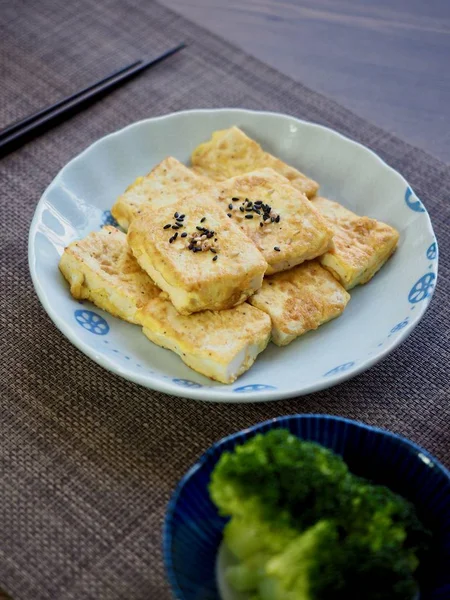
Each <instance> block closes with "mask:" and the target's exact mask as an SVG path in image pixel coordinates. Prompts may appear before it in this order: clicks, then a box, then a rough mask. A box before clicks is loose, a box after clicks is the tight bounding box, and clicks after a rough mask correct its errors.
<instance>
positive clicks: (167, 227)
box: [164, 223, 172, 229]
mask: <svg viewBox="0 0 450 600" xmlns="http://www.w3.org/2000/svg"><path fill="white" fill-rule="evenodd" d="M170 227H172V225H171V224H170V223H167V225H164V229H170Z"/></svg>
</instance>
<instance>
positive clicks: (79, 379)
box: [0, 0, 450, 600]
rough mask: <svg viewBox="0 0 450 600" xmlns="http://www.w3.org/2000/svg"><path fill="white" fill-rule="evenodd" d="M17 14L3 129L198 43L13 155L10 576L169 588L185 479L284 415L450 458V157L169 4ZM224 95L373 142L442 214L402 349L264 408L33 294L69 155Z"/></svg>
mask: <svg viewBox="0 0 450 600" xmlns="http://www.w3.org/2000/svg"><path fill="white" fill-rule="evenodd" d="M1 11H2V25H1V31H0V57H1V71H2V85H1V86H0V126H1V125H5V124H6V123H8V122H10V121H11V120H13V119H14V118H18V117H21V116H24V115H26V114H28V113H30V112H31V111H32V110H35V109H37V108H39V107H41V106H45V105H47V104H49V103H50V102H52V101H55V100H56V99H57V98H59V97H60V96H62V95H65V94H67V93H69V92H72V91H74V90H76V89H78V88H80V87H82V86H84V85H87V84H88V83H90V82H91V81H95V80H96V79H98V78H100V77H101V76H102V75H104V74H106V73H108V72H110V71H112V70H114V69H115V68H117V67H119V66H122V65H123V64H126V63H127V62H131V61H132V60H133V59H135V58H136V57H139V56H149V55H153V54H154V53H157V52H160V51H162V50H164V49H165V48H167V47H169V46H170V45H172V44H174V43H176V42H178V41H180V40H186V41H187V42H188V43H189V47H188V48H187V49H186V50H184V51H183V52H182V53H181V54H179V55H177V56H174V57H172V58H171V59H170V63H169V62H167V63H164V64H161V65H159V66H158V67H156V68H155V69H153V70H151V71H149V72H148V73H146V74H145V75H144V76H142V77H140V78H139V79H136V80H134V81H133V82H131V83H129V84H128V85H127V86H125V87H123V88H121V89H120V90H118V91H116V92H114V93H113V94H111V95H110V96H108V97H107V98H105V99H103V100H102V101H100V102H99V103H97V104H95V105H94V106H93V107H91V108H90V109H89V110H87V111H84V112H83V113H80V114H79V115H77V116H76V117H74V118H72V119H71V120H69V121H67V122H66V123H64V124H63V125H61V126H59V127H58V128H55V129H53V130H52V131H50V132H48V133H47V134H46V135H43V136H41V137H39V138H38V139H36V140H34V141H33V142H32V143H29V144H28V145H26V146H25V147H23V148H22V149H21V150H19V151H17V152H15V153H14V154H11V155H10V156H8V157H7V158H5V159H4V160H2V162H1V163H0V170H1V174H0V180H1V182H2V193H1V196H0V210H1V222H2V230H1V234H0V235H1V247H0V250H1V263H0V269H1V275H0V281H1V289H2V294H1V297H0V323H1V331H2V336H1V342H0V352H1V354H0V389H1V398H0V402H1V409H0V410H1V413H0V415H1V416H0V464H1V468H0V586H3V587H4V588H5V589H6V590H7V591H8V592H9V593H11V595H12V596H13V597H14V598H15V600H19V599H24V600H25V599H27V600H28V599H29V600H41V599H45V600H48V599H52V600H59V599H66V598H67V599H69V598H72V599H77V600H79V599H80V598H83V599H85V600H86V599H95V600H98V599H103V598H105V599H108V600H111V599H115V598H117V599H118V598H120V599H124V598H126V599H127V600H135V599H150V600H164V599H166V598H169V597H170V591H169V589H168V586H167V583H166V579H165V574H164V569H163V564H162V557H161V525H162V521H163V515H164V511H165V506H166V503H167V500H168V498H169V496H170V493H171V491H172V490H173V488H174V486H175V484H176V482H177V480H178V479H179V477H180V476H181V475H182V474H183V473H184V471H185V470H186V469H187V467H188V466H189V465H190V464H191V463H192V462H193V461H194V460H195V459H196V457H197V456H198V455H199V454H200V453H201V452H202V451H203V450H204V449H206V448H207V447H208V446H209V445H210V444H211V443H212V442H213V441H214V440H217V439H218V438H220V437H221V436H223V435H224V434H228V433H230V432H233V431H236V430H238V429H241V428H242V427H245V426H248V425H251V424H253V423H255V422H257V421H261V420H264V419H267V418H270V417H274V416H277V415H281V414H288V413H294V412H314V413H316V412H319V413H332V414H338V415H343V416H346V417H350V418H354V419H360V420H362V421H365V422H366V423H369V424H373V425H378V426H382V427H387V428H389V429H391V430H393V431H395V432H399V433H401V434H404V435H406V436H408V437H409V438H411V439H412V440H414V441H415V442H417V443H419V444H422V445H423V446H425V447H426V448H427V449H429V450H430V451H431V452H432V453H434V454H435V455H436V456H437V457H438V458H440V459H441V460H442V461H443V462H444V463H446V464H447V465H448V464H449V462H450V456H449V455H450V437H449V422H450V408H449V393H448V365H449V359H450V352H449V322H450V311H449V302H448V294H449V293H450V280H449V259H448V251H449V246H450V231H449V224H450V210H449V202H448V196H449V192H450V172H449V169H448V167H447V166H445V165H444V164H442V163H440V162H439V161H437V160H434V159H433V158H431V157H430V156H427V155H426V154H424V153H423V152H421V151H419V150H417V149H415V148H412V147H411V146H409V145H407V144H405V143H404V142H402V141H400V140H398V139H396V138H395V137H393V136H392V135H390V134H388V133H386V132H383V131H381V130H380V129H377V128H376V127H373V126H372V125H369V124H368V123H366V122H365V121H363V120H361V119H360V118H358V117H356V116H355V115H353V114H351V113H349V112H348V111H347V110H345V109H344V108H342V107H340V106H338V105H336V104H335V103H333V102H331V101H330V100H328V99H326V98H324V97H322V96H320V95H318V94H316V93H314V92H312V91H311V90H308V89H307V88H305V87H303V86H302V85H299V84H298V83H295V82H293V81H291V80H290V79H288V78H286V77H284V76H282V75H281V74H279V73H278V72H276V71H274V70H272V69H270V68H269V67H267V66H265V65H263V64H261V63H259V62H258V61H256V60H254V59H252V58H250V57H249V56H247V55H245V54H244V53H242V52H240V51H238V50H236V49H235V48H233V47H232V46H230V45H229V44H227V43H226V42H225V41H223V40H220V39H218V38H216V37H214V36H213V35H211V34H209V33H207V32H205V31H203V30H202V29H200V28H199V27H197V26H195V25H193V24H192V23H190V22H188V21H186V20H185V19H183V18H181V17H179V16H177V15H175V14H174V13H172V12H170V11H169V10H167V9H165V8H163V7H161V6H160V5H158V4H156V3H155V2H149V1H144V0H142V2H137V1H136V2H133V1H131V0H107V1H104V2H97V0H80V1H78V2H64V3H63V2H59V1H58V0H54V1H52V0H40V2H11V3H3V4H2V9H1ZM405 101H407V99H405ZM222 106H228V107H230V106H237V107H246V108H252V109H266V110H267V109H268V110H274V111H280V112H286V113H289V114H292V115H295V116H298V117H301V118H304V119H310V120H313V121H317V122H319V123H323V124H325V125H328V126H330V127H333V128H334V129H337V130H338V131H340V132H342V133H344V134H346V135H349V136H350V137H353V138H355V139H357V140H358V141H360V142H362V143H363V144H366V145H368V146H369V147H371V148H373V149H374V150H375V151H376V152H378V153H379V154H380V155H381V156H382V157H383V158H384V159H385V160H386V161H387V162H388V163H390V164H391V165H392V166H393V167H395V168H397V169H399V170H400V171H401V172H402V173H404V175H405V176H406V177H407V179H408V180H409V181H410V182H411V184H412V185H413V187H414V189H415V191H416V192H417V193H418V195H419V196H421V198H422V199H423V201H424V202H425V204H426V206H427V207H428V209H429V211H430V213H431V217H432V220H433V223H434V227H435V230H436V233H437V235H438V239H439V243H440V249H441V262H440V280H439V284H438V289H437V292H436V295H435V297H434V299H433V301H432V304H431V307H430V309H429V310H428V312H427V314H426V316H425V318H424V319H423V321H422V323H421V324H420V325H419V326H418V327H417V329H416V330H415V331H414V333H413V334H412V335H411V337H410V338H409V339H408V340H407V341H406V342H405V343H404V344H403V345H402V346H401V348H400V349H398V350H397V351H396V352H394V353H393V354H392V355H391V356H390V357H389V358H388V359H387V360H385V361H384V362H383V363H382V364H380V365H378V366H376V367H374V368H372V369H371V370H370V371H368V372H367V373H365V374H363V375H360V376H359V377H356V378H355V379H353V380H351V381H349V382H348V383H345V384H343V385H341V386H339V387H336V388H334V389H331V390H328V391H325V392H320V393H317V394H314V395H311V396H308V397H303V398H298V399H294V400H291V401H286V402H274V403H269V404H259V405H217V404H205V403H199V402H195V401H192V400H186V399H179V398H171V397H168V396H164V395H162V394H159V393H156V392H151V391H149V390H145V389H142V388H140V387H138V386H136V385H133V384H131V383H128V382H126V381H124V380H122V379H120V378H118V377H116V376H114V375H112V374H110V373H108V372H106V371H105V370H103V369H102V368H101V367H99V366H97V365H96V364H95V363H93V362H92V361H90V360H89V359H88V358H86V357H85V356H84V355H83V354H81V353H80V352H79V351H78V350H76V349H75V348H74V347H73V346H72V345H71V344H70V343H69V342H68V341H67V340H66V339H65V338H64V337H63V336H62V335H61V334H60V333H59V332H58V331H57V330H56V328H55V327H54V325H53V324H52V322H51V321H50V320H49V319H48V317H47V315H46V313H45V312H44V310H43V309H42V308H41V306H40V304H39V302H38V299H37V297H36V295H35V293H34V290H33V287H32V284H31V281H30V277H29V273H28V264H27V233H28V228H29V224H30V221H31V218H32V215H33V212H34V209H35V206H36V203H37V201H38V199H39V197H40V195H41V193H42V192H43V190H44V189H45V187H46V186H47V185H48V184H49V183H50V181H51V180H52V178H53V177H54V176H55V175H56V173H57V172H58V170H59V169H60V168H61V167H62V166H63V165H64V164H65V163H66V162H67V161H68V160H69V159H70V158H72V157H73V156H74V155H76V154H77V153H79V152H80V151H81V150H82V149H84V148H85V147H86V146H88V145H89V144H90V143H91V142H93V141H94V140H96V139H97V138H99V137H101V136H103V135H105V134H107V133H109V132H111V131H113V130H116V129H118V128H121V127H123V126H125V125H127V124H128V123H130V122H132V121H136V120H139V119H142V118H145V117H151V116H155V115H160V114H163V113H168V112H172V111H176V110H180V109H186V108H197V107H222Z"/></svg>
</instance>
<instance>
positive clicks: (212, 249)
mask: <svg viewBox="0 0 450 600" xmlns="http://www.w3.org/2000/svg"><path fill="white" fill-rule="evenodd" d="M209 251H210V252H212V253H213V254H217V250H216V249H215V248H210V249H209Z"/></svg>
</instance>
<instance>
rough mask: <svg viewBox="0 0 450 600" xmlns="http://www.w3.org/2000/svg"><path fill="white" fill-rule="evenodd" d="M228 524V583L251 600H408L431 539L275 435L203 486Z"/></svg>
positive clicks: (320, 457)
mask: <svg viewBox="0 0 450 600" xmlns="http://www.w3.org/2000/svg"><path fill="white" fill-rule="evenodd" d="M209 491H210V495H211V498H212V500H213V502H214V503H215V504H216V506H217V507H218V509H219V511H220V513H221V514H222V515H224V516H228V517H231V519H230V520H229V522H228V523H227V525H226V526H225V530H224V540H225V543H226V545H227V546H228V548H229V549H230V550H231V552H232V553H233V554H234V555H235V557H236V558H237V559H238V563H237V564H236V565H234V566H232V567H230V568H229V570H228V572H227V573H226V576H227V578H228V580H229V582H230V584H231V585H232V586H233V587H234V588H235V589H236V590H239V591H244V592H249V593H251V594H253V596H251V597H252V600H253V599H254V600H331V599H333V600H344V599H345V600H361V599H362V598H364V599H365V600H382V599H385V598H389V599H391V600H411V599H412V598H413V597H414V596H415V594H416V593H417V590H418V583H417V581H416V580H417V577H416V575H417V568H418V565H419V562H420V561H421V560H422V558H423V557H424V556H425V554H426V551H427V548H428V545H429V541H430V534H429V532H428V531H426V530H425V529H424V527H423V526H422V524H421V523H420V521H419V519H418V517H417V515H416V512H415V509H414V507H413V506H412V505H411V504H410V503H409V502H407V501H406V500H405V499H404V498H402V497H400V496H398V495H397V494H394V493H393V492H392V491H391V490H389V489H388V488H386V487H383V486H377V485H374V484H371V483H370V482H368V481H367V480H365V479H362V478H360V477H357V476H355V475H353V474H352V473H350V472H349V470H348V468H347V465H346V464H345V462H344V461H343V459H342V458H341V457H340V456H337V455H336V454H334V453H333V452H331V451H330V450H328V449H326V448H324V447H322V446H320V445H318V444H315V443H312V442H305V441H302V440H300V439H299V438H297V437H295V436H294V435H291V434H290V433H289V432H288V431H285V430H282V429H278V430H272V431H270V432H268V433H266V434H259V435H256V436H255V437H253V438H252V439H250V440H249V441H248V442H246V443H244V444H242V445H240V446H237V447H236V448H235V450H234V451H233V452H226V453H224V454H223V455H222V456H221V458H220V460H219V462H218V464H217V465H216V467H215V469H214V471H213V473H212V476H211V482H210V486H209Z"/></svg>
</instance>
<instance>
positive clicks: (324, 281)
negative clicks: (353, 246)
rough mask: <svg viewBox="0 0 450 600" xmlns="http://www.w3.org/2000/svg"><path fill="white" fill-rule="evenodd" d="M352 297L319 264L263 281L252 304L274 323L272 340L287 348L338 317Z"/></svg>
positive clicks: (296, 269)
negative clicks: (306, 334) (295, 340)
mask: <svg viewBox="0 0 450 600" xmlns="http://www.w3.org/2000/svg"><path fill="white" fill-rule="evenodd" d="M349 300H350V295H349V294H348V293H347V292H346V291H345V290H344V288H343V287H342V285H341V284H340V283H339V282H338V281H336V279H335V278H334V277H333V276H332V275H331V274H330V273H329V272H328V271H327V270H326V269H324V268H323V267H322V266H321V265H320V264H319V263H318V262H317V261H315V260H313V261H310V262H305V263H303V264H302V265H299V266H298V267H294V268H293V269H291V270H290V271H285V272H284V273H278V274H276V275H272V276H271V277H267V278H266V279H264V282H263V285H262V287H261V289H260V290H258V291H257V292H256V294H254V295H253V296H252V297H251V298H250V299H249V302H250V303H251V304H252V305H253V306H255V307H256V308H259V309H260V310H263V311H264V312H266V313H267V314H268V315H269V316H270V318H271V320H272V340H273V341H274V342H275V344H277V345H278V346H286V345H287V344H289V343H290V342H292V341H293V340H294V339H295V338H297V337H299V336H300V335H303V334H304V333H306V332H307V331H310V330H312V329H317V328H318V327H319V326H320V325H323V323H326V322H327V321H330V320H331V319H334V318H336V317H338V316H339V315H340V314H341V313H342V312H343V311H344V309H345V307H346V305H347V303H348V301H349Z"/></svg>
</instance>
